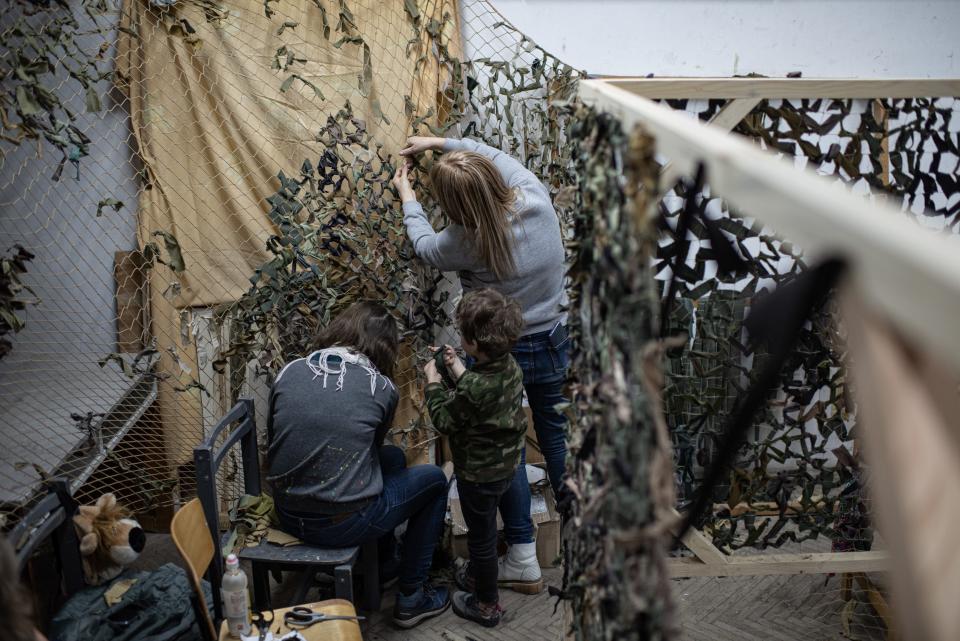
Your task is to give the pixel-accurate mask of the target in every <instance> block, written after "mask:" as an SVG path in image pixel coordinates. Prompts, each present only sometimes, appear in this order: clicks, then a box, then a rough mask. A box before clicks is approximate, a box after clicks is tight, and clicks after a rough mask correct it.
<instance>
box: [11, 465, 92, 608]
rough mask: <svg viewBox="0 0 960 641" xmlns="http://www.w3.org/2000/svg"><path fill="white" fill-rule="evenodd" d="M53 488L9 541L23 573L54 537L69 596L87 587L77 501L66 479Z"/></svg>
mask: <svg viewBox="0 0 960 641" xmlns="http://www.w3.org/2000/svg"><path fill="white" fill-rule="evenodd" d="M49 487H50V492H49V493H48V494H47V495H46V496H45V497H43V499H41V501H40V502H39V503H37V504H36V505H35V506H34V507H33V509H31V510H30V511H29V512H27V514H26V515H25V516H24V517H23V519H21V520H20V522H19V523H18V524H17V525H16V527H14V528H13V530H11V531H10V534H9V535H7V540H8V541H9V542H10V544H11V545H12V546H13V549H14V550H15V551H16V554H17V566H18V568H19V569H20V570H22V569H23V566H24V565H25V564H26V562H27V561H28V560H29V559H30V557H31V556H32V555H33V553H34V551H36V549H37V547H38V546H39V545H40V544H41V543H43V541H44V540H46V538H47V537H48V536H50V535H51V534H52V535H53V537H54V549H55V551H56V554H57V560H58V561H59V563H60V568H61V572H62V573H63V585H64V590H65V592H66V594H67V596H69V595H71V594H73V593H74V592H76V591H77V590H79V589H80V588H82V587H83V564H82V561H81V560H80V540H79V539H78V538H77V531H76V530H75V529H74V526H73V515H74V512H76V509H77V502H76V501H75V500H74V499H73V496H72V495H71V494H70V485H69V484H68V483H67V481H66V480H65V479H62V478H61V479H55V480H54V481H53V482H51V483H50V486H49Z"/></svg>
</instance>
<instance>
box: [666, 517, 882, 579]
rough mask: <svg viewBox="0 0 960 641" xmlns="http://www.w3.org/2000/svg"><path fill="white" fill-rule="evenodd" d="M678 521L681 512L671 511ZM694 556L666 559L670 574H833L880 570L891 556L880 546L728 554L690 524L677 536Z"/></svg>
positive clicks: (675, 577) (672, 576) (676, 575)
mask: <svg viewBox="0 0 960 641" xmlns="http://www.w3.org/2000/svg"><path fill="white" fill-rule="evenodd" d="M674 516H675V517H676V519H677V522H680V520H681V519H680V514H679V513H678V512H676V511H674ZM680 542H681V543H683V544H684V545H685V546H686V547H687V549H688V550H690V551H691V552H693V554H694V557H680V558H670V559H667V572H668V573H669V575H670V578H672V579H677V578H681V577H692V576H765V575H770V574H832V573H852V572H855V573H862V572H883V571H886V570H888V569H889V566H890V559H889V557H888V555H887V553H886V552H885V551H883V550H873V551H869V552H794V553H789V554H753V555H750V556H729V555H726V554H724V553H723V552H721V551H720V550H719V549H717V547H716V546H715V545H714V544H713V541H712V540H711V539H710V537H709V536H707V535H706V534H704V533H703V532H701V531H700V530H698V529H696V528H690V530H688V531H687V533H686V534H684V535H683V538H682V539H681V540H680Z"/></svg>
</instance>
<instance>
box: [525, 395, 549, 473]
mask: <svg viewBox="0 0 960 641" xmlns="http://www.w3.org/2000/svg"><path fill="white" fill-rule="evenodd" d="M524 402H526V399H524ZM523 413H524V414H526V415H527V437H526V446H527V463H529V464H530V465H538V464H540V463H544V462H545V461H544V458H543V453H542V452H541V451H540V442H539V441H537V432H536V430H534V429H533V414H532V413H531V412H530V408H529V407H527V406H526V405H524V406H523Z"/></svg>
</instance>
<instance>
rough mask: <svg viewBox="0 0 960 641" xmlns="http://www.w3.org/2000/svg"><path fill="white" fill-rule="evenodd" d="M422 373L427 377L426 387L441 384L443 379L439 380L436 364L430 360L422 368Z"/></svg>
mask: <svg viewBox="0 0 960 641" xmlns="http://www.w3.org/2000/svg"><path fill="white" fill-rule="evenodd" d="M423 373H424V374H425V375H426V377H427V385H430V384H432V383H442V382H443V379H442V378H440V372H438V371H437V364H436V363H435V362H434V360H433V359H432V358H431V359H430V360H429V361H427V364H426V365H424V366H423Z"/></svg>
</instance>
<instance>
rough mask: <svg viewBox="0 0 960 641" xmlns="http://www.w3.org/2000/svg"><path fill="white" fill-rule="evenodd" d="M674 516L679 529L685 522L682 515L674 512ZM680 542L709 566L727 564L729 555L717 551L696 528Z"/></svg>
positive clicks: (710, 541)
mask: <svg viewBox="0 0 960 641" xmlns="http://www.w3.org/2000/svg"><path fill="white" fill-rule="evenodd" d="M673 516H674V517H675V518H676V523H677V527H679V524H680V522H681V521H682V520H683V519H682V517H681V516H680V513H679V512H677V511H676V510H673ZM674 536H676V530H674ZM680 542H681V543H683V544H684V545H685V546H687V549H688V550H690V551H691V552H693V553H694V554H695V555H696V556H697V558H698V559H700V561H701V562H703V563H705V564H707V565H724V564H726V562H727V558H728V557H727V555H726V554H724V553H723V552H721V551H720V550H718V549H717V547H716V546H715V545H714V544H713V540H712V539H711V538H710V537H708V536H707V535H706V534H704V533H703V532H701V531H700V530H699V529H697V528H695V527H692V528H690V529H689V530H687V532H686V534H684V535H683V538H682V539H680Z"/></svg>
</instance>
